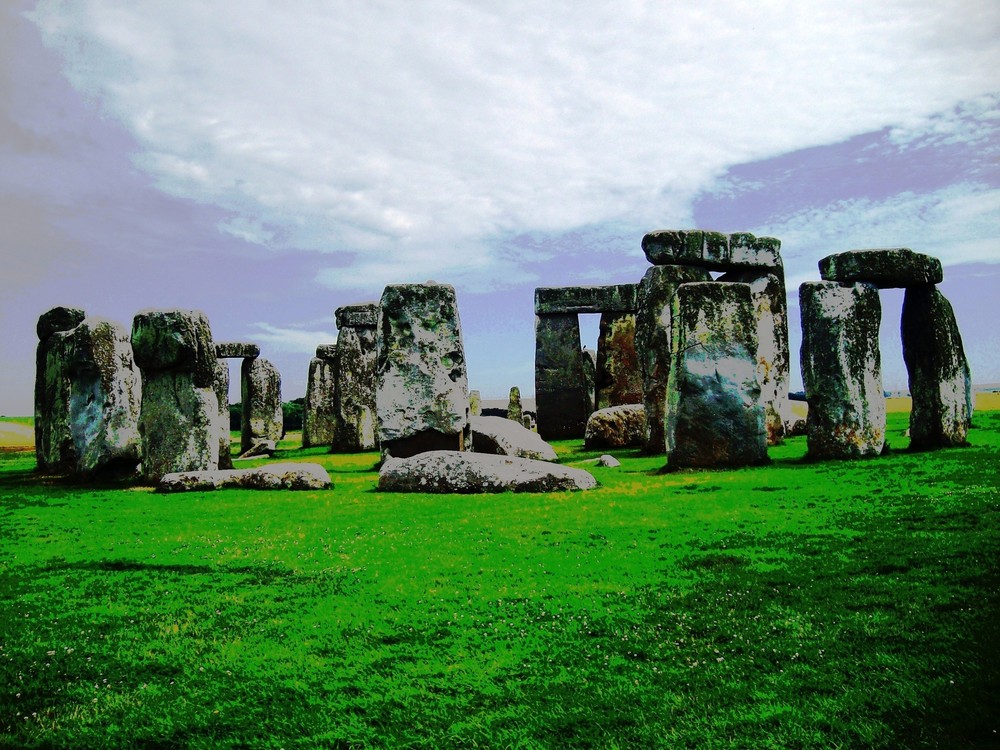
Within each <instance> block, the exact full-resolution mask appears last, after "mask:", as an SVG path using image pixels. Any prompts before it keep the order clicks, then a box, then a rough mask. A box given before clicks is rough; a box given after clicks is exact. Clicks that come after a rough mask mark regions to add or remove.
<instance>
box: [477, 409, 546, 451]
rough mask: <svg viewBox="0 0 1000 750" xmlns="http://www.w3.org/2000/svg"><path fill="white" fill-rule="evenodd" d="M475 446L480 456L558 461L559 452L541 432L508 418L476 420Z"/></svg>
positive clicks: (481, 418)
mask: <svg viewBox="0 0 1000 750" xmlns="http://www.w3.org/2000/svg"><path fill="white" fill-rule="evenodd" d="M472 445H473V449H474V450H475V452H476V453H492V454H495V455H499V456H520V457H521V458H533V459H536V460H538V461H555V460H556V452H555V450H554V449H553V448H552V446H551V445H549V444H548V443H546V442H545V441H544V440H542V438H540V437H539V436H538V433H536V432H532V431H531V430H530V429H528V428H526V427H524V426H523V425H522V424H519V423H517V422H513V421H511V420H510V419H505V418H504V417H472Z"/></svg>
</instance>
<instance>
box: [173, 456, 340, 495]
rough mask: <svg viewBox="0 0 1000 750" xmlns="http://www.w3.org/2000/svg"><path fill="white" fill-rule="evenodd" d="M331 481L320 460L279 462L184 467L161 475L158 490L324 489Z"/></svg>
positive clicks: (330, 485)
mask: <svg viewBox="0 0 1000 750" xmlns="http://www.w3.org/2000/svg"><path fill="white" fill-rule="evenodd" d="M332 486H333V483H332V482H331V481H330V475H329V474H328V473H327V472H326V469H324V468H323V467H322V466H320V465H319V464H311V463H292V462H288V463H279V464H269V465H267V466H258V467H256V468H253V469H229V470H217V471H185V472H176V473H172V474H167V475H165V476H163V477H162V478H161V479H160V481H159V484H158V485H157V488H156V489H157V491H158V492H205V491H208V490H219V489H228V488H239V489H245V490H326V489H330V488H331V487H332Z"/></svg>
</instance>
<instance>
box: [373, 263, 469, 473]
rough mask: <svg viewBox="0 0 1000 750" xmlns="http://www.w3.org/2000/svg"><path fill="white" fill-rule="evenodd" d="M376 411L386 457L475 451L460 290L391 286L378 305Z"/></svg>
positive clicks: (439, 286)
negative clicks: (461, 319) (459, 314)
mask: <svg viewBox="0 0 1000 750" xmlns="http://www.w3.org/2000/svg"><path fill="white" fill-rule="evenodd" d="M377 351H378V355H377V373H378V375H377V382H378V392H377V395H376V410H377V415H378V434H379V442H380V444H381V449H382V455H383V457H388V456H393V457H396V458H406V457H408V456H413V455H416V454H418V453H423V452H425V451H431V450H457V451H462V450H470V449H471V437H472V431H471V427H470V423H469V419H470V417H469V384H468V376H467V373H466V365H465V349H464V347H463V344H462V326H461V322H460V321H459V316H458V303H457V300H456V297H455V288H454V287H452V286H450V285H448V284H436V283H433V282H428V283H426V284H391V285H389V286H387V287H386V288H385V291H384V292H383V293H382V300H381V302H380V304H379V325H378V336H377Z"/></svg>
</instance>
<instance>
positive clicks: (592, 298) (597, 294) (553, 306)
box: [535, 284, 639, 315]
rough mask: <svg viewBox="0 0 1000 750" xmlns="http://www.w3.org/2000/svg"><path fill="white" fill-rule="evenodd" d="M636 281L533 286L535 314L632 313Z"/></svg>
mask: <svg viewBox="0 0 1000 750" xmlns="http://www.w3.org/2000/svg"><path fill="white" fill-rule="evenodd" d="M638 289H639V285H638V284H614V285H611V286H543V287H538V288H537V289H535V314H536V315H558V314H565V313H602V312H635V311H636V309H637V308H638V306H639V301H638V300H639V296H638Z"/></svg>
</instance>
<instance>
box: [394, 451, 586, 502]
mask: <svg viewBox="0 0 1000 750" xmlns="http://www.w3.org/2000/svg"><path fill="white" fill-rule="evenodd" d="M596 486H597V480H596V479H594V477H593V475H592V474H590V473H588V472H586V471H584V470H583V469H574V468H572V467H569V466H560V465H558V464H552V463H549V462H548V461H535V460H532V459H530V458H518V457H516V456H493V455H488V454H484V453H469V452H458V451H442V450H435V451H430V452H427V453H421V454H420V455H416V456H413V457H412V458H390V459H388V460H387V461H386V462H385V463H384V464H383V465H382V468H381V469H380V471H379V477H378V489H379V490H380V491H382V492H433V493H462V494H480V493H498V492H557V491H565V490H589V489H593V488H594V487H596Z"/></svg>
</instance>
